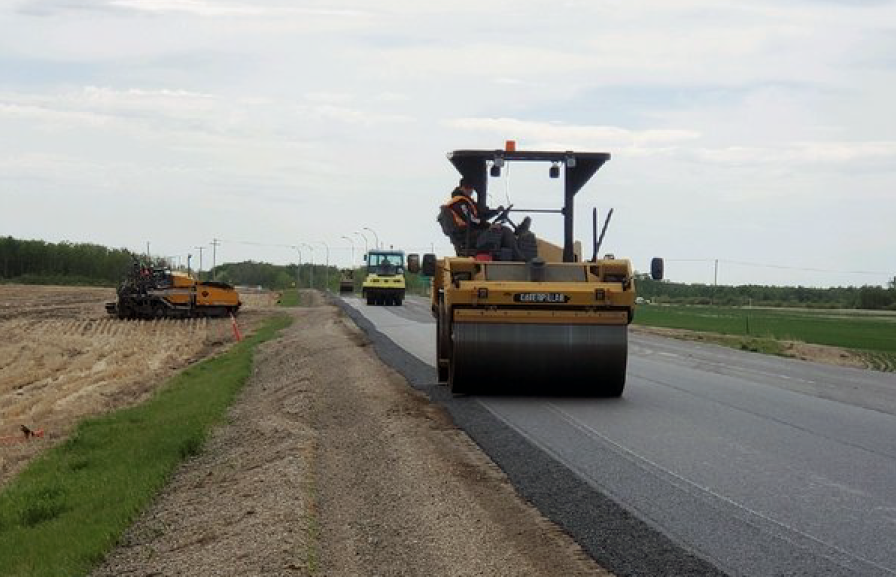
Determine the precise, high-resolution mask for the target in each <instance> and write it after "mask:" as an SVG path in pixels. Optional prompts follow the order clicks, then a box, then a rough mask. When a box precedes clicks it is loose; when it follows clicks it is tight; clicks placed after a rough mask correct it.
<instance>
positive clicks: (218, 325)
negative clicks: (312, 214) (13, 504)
mask: <svg viewBox="0 0 896 577" xmlns="http://www.w3.org/2000/svg"><path fill="white" fill-rule="evenodd" d="M114 297H115V293H114V291H113V290H112V289H103V288H81V287H41V286H22V285H0V335H2V337H0V484H2V483H4V482H5V481H6V480H7V479H9V477H10V476H11V475H13V474H14V473H15V472H16V471H18V470H19V469H20V468H21V467H22V466H23V465H24V463H25V462H27V460H28V459H29V458H30V457H32V456H34V455H35V454H37V453H38V452H40V450H41V449H42V448H44V447H46V446H48V445H49V444H51V443H53V442H56V441H58V440H60V439H62V438H64V437H65V436H66V435H67V434H68V433H69V432H70V431H71V428H72V427H73V426H74V424H75V423H76V422H77V421H78V420H79V419H81V418H83V417H85V416H89V415H95V414H99V413H103V412H106V411H108V410H110V409H114V408H117V407H121V406H127V405H131V404H135V403H137V402H140V401H141V400H143V399H144V398H146V396H147V395H149V394H150V393H151V392H152V391H153V390H154V389H155V388H156V387H157V386H159V385H160V384H162V383H163V382H164V381H165V379H166V378H167V377H169V376H170V375H171V374H172V373H173V372H175V371H176V370H178V369H180V368H182V367H184V366H185V365H187V364H189V363H191V362H194V361H196V360H198V359H200V358H203V357H205V356H208V355H209V354H212V353H213V352H214V351H215V350H216V349H219V348H221V347H223V346H226V345H227V344H229V343H231V342H232V341H233V339H234V337H233V331H232V327H231V322H230V320H229V319H189V320H158V321H121V320H118V319H113V318H111V317H109V316H108V315H107V314H106V312H105V310H104V306H103V305H104V303H105V302H106V301H108V300H113V299H114ZM244 301H245V306H244V309H243V313H242V314H241V315H240V316H239V317H238V318H239V321H238V324H239V327H240V329H241V330H242V331H243V332H244V333H245V332H248V331H251V330H252V328H253V327H254V326H255V325H256V324H257V322H258V321H259V320H260V319H261V318H262V317H263V316H266V315H267V314H270V312H271V311H272V310H273V309H272V308H271V306H270V304H269V303H275V302H276V296H274V297H273V298H265V296H264V295H252V298H251V299H244ZM21 425H25V426H27V427H29V428H30V429H32V430H42V431H43V432H44V436H43V437H42V438H32V439H30V440H27V441H26V440H24V435H22V434H21V431H20V426H21Z"/></svg>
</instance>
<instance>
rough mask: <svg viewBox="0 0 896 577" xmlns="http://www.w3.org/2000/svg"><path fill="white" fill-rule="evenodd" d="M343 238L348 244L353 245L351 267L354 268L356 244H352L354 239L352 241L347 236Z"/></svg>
mask: <svg viewBox="0 0 896 577" xmlns="http://www.w3.org/2000/svg"><path fill="white" fill-rule="evenodd" d="M342 238H344V239H345V240H347V241H348V244H349V245H351V247H352V260H351V261H350V263H349V267H351V268H354V266H355V243H354V242H352V239H350V238H349V237H347V236H345V235H342Z"/></svg>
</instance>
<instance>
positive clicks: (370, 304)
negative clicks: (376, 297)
mask: <svg viewBox="0 0 896 577" xmlns="http://www.w3.org/2000/svg"><path fill="white" fill-rule="evenodd" d="M374 304H375V303H374V302H373V296H371V295H369V294H368V295H367V306H373V305H374Z"/></svg>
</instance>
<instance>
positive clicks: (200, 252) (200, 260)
mask: <svg viewBox="0 0 896 577" xmlns="http://www.w3.org/2000/svg"><path fill="white" fill-rule="evenodd" d="M193 248H195V249H197V250H198V251H199V270H198V271H197V273H196V276H197V277H201V276H202V251H203V250H205V247H204V246H194V247H193ZM200 280H202V279H200Z"/></svg>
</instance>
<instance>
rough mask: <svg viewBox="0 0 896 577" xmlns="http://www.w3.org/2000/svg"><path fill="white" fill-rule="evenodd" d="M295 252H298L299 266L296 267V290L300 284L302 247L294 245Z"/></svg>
mask: <svg viewBox="0 0 896 577" xmlns="http://www.w3.org/2000/svg"><path fill="white" fill-rule="evenodd" d="M293 248H295V249H296V252H298V253H299V268H297V269H296V290H297V291H298V290H299V288H300V287H301V286H302V249H301V248H299V245H296V246H294V247H293Z"/></svg>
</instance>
